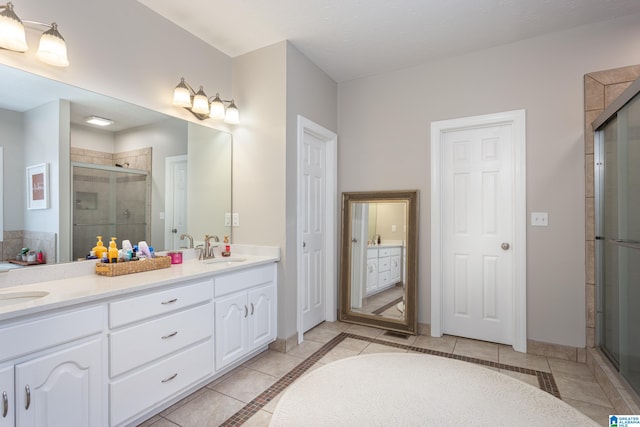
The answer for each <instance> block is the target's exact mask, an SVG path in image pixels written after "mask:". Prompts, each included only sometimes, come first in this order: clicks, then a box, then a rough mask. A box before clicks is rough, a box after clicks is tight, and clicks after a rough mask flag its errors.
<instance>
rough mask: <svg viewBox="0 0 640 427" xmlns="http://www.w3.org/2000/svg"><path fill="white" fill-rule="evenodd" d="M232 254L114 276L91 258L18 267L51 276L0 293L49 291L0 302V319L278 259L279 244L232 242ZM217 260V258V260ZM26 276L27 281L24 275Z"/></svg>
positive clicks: (0, 289) (5, 289) (1, 288)
mask: <svg viewBox="0 0 640 427" xmlns="http://www.w3.org/2000/svg"><path fill="white" fill-rule="evenodd" d="M241 249H242V250H241ZM232 254H233V255H232V257H231V258H232V259H239V258H241V259H244V261H242V262H228V261H227V260H225V259H224V258H216V262H214V263H206V262H205V261H198V260H197V259H196V260H187V261H185V262H183V263H182V264H173V265H171V267H169V268H163V269H159V270H153V271H146V272H142V273H134V274H127V275H122V276H115V277H107V276H99V275H97V274H95V272H94V271H95V263H96V262H95V261H82V262H76V263H69V264H60V265H53V266H46V265H45V266H37V267H26V268H25V269H19V270H26V269H30V270H32V272H31V273H32V275H33V274H37V276H44V277H49V278H52V279H51V280H40V281H35V282H33V281H32V279H31V283H25V284H17V285H16V286H10V287H0V295H1V294H4V293H12V292H21V293H23V292H48V293H49V294H48V295H46V296H44V297H41V298H36V299H34V300H31V301H26V302H20V303H15V304H11V305H6V306H4V307H2V306H0V321H3V320H8V319H12V318H16V317H20V316H25V315H30V314H35V313H40V312H44V311H47V310H52V309H57V308H63V307H67V306H72V305H76V304H83V303H88V302H93V301H99V300H101V299H106V298H111V297H114V296H120V295H126V294H128V293H133V292H137V291H142V290H148V289H153V288H156V287H161V286H164V285H168V284H172V283H175V282H177V281H184V280H189V279H198V278H202V277H210V276H213V275H216V274H222V273H227V272H232V271H237V270H242V269H245V268H247V267H254V266H257V265H261V264H267V263H272V262H277V261H279V260H280V250H279V248H272V247H252V246H240V245H234V247H233V248H232ZM218 260H220V261H221V262H217V261H218ZM223 260H224V261H223ZM208 261H210V260H208ZM139 262H144V261H139ZM36 270H37V271H36ZM15 272H16V270H11V271H9V272H7V273H2V274H3V275H4V274H13V273H15ZM65 273H66V274H65ZM56 276H60V277H59V278H58V277H56ZM15 277H17V276H15ZM26 280H27V281H29V280H28V279H26Z"/></svg>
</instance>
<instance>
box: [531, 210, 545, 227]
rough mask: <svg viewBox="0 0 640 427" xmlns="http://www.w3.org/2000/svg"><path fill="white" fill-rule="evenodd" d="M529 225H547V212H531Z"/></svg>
mask: <svg viewBox="0 0 640 427" xmlns="http://www.w3.org/2000/svg"><path fill="white" fill-rule="evenodd" d="M531 225H532V226H534V227H547V226H548V225H549V213H548V212H531Z"/></svg>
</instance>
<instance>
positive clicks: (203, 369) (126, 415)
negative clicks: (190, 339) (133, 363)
mask: <svg viewBox="0 0 640 427" xmlns="http://www.w3.org/2000/svg"><path fill="white" fill-rule="evenodd" d="M212 369H213V342H212V341H211V340H207V341H205V342H203V343H202V344H199V345H197V346H195V347H192V348H190V349H188V350H185V351H183V352H181V353H178V354H176V355H175V356H171V357H169V358H167V359H165V360H162V361H160V362H158V363H156V364H154V365H151V366H149V367H147V368H144V369H142V370H140V371H139V372H136V373H134V374H132V375H129V376H127V377H125V378H123V379H121V380H118V381H114V382H112V383H111V384H110V385H109V397H110V402H111V406H110V415H111V420H110V421H111V422H110V425H112V426H115V425H122V424H124V423H125V422H126V421H127V420H129V419H131V418H132V417H134V416H135V415H137V414H140V413H141V412H142V411H144V410H146V409H149V408H151V407H152V406H154V405H156V404H158V403H161V402H163V401H164V400H165V399H167V398H169V397H171V396H173V395H174V394H177V393H179V392H181V391H182V390H184V389H186V388H187V387H189V386H190V385H192V384H194V383H195V382H196V381H198V380H200V379H202V378H204V377H206V376H209V375H211V373H212Z"/></svg>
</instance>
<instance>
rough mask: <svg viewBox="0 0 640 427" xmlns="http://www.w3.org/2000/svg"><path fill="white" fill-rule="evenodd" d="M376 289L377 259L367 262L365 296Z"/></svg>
mask: <svg viewBox="0 0 640 427" xmlns="http://www.w3.org/2000/svg"><path fill="white" fill-rule="evenodd" d="M376 289H378V259H368V260H367V295H368V294H370V293H371V292H375V290H376Z"/></svg>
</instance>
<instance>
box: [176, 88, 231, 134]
mask: <svg viewBox="0 0 640 427" xmlns="http://www.w3.org/2000/svg"><path fill="white" fill-rule="evenodd" d="M225 102H226V103H227V104H229V105H228V106H226V107H225ZM173 105H175V106H177V107H183V108H186V109H187V110H189V111H191V113H192V114H193V115H194V116H196V117H197V118H198V119H200V120H204V119H207V118H212V119H216V120H224V122H225V123H229V124H232V125H237V124H238V123H240V113H239V112H238V107H236V104H235V102H233V99H232V100H231V101H228V100H226V99H220V94H218V93H216V96H215V97H214V98H207V95H206V94H205V93H204V89H203V88H202V86H200V90H198V92H196V91H195V90H193V88H192V87H191V86H189V83H187V82H185V81H184V77H182V78H181V79H180V83H178V86H176V89H175V91H174V92H173Z"/></svg>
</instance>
